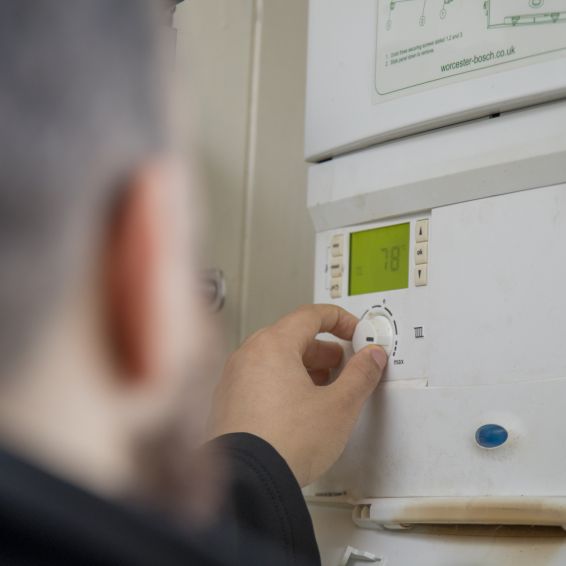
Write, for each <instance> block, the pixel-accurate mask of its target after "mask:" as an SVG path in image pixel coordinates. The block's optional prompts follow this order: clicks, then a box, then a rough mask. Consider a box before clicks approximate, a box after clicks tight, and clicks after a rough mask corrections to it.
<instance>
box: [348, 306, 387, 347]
mask: <svg viewBox="0 0 566 566" xmlns="http://www.w3.org/2000/svg"><path fill="white" fill-rule="evenodd" d="M371 344H377V345H378V346H381V347H382V348H383V349H384V350H385V352H386V353H387V355H388V356H389V355H390V354H391V350H392V349H393V325H392V324H391V321H390V320H389V319H388V318H387V317H386V316H384V315H382V314H371V313H370V314H369V315H368V316H367V317H366V318H363V319H362V320H360V322H358V325H357V326H356V330H355V331H354V337H353V338H352V346H353V348H354V352H359V351H360V350H361V349H362V348H365V347H366V346H370V345H371Z"/></svg>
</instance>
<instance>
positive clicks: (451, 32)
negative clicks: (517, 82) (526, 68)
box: [375, 0, 566, 95]
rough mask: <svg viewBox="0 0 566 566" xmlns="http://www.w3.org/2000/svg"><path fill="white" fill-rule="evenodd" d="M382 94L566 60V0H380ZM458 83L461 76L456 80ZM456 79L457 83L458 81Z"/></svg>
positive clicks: (379, 80)
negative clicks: (537, 60) (543, 59)
mask: <svg viewBox="0 0 566 566" xmlns="http://www.w3.org/2000/svg"><path fill="white" fill-rule="evenodd" d="M377 4H378V18H377V56H376V80H375V86H376V90H377V93H378V94H380V95H388V94H392V93H400V94H401V93H403V92H404V91H406V90H407V89H411V88H414V87H419V86H425V85H428V84H431V83H434V82H436V81H442V80H447V79H450V78H453V77H460V79H461V80H465V79H467V78H470V75H473V73H474V72H477V71H482V70H483V71H484V72H485V71H486V70H487V72H489V71H490V70H491V71H492V72H496V71H498V70H503V69H505V67H506V66H508V65H510V64H513V65H515V66H517V65H521V64H524V65H528V64H531V63H532V58H533V57H537V56H541V55H545V54H546V55H547V56H548V57H549V58H552V57H564V56H566V0H377ZM452 80H454V79H452ZM456 80H457V79H456Z"/></svg>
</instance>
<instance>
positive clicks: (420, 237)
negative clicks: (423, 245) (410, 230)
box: [415, 220, 428, 243]
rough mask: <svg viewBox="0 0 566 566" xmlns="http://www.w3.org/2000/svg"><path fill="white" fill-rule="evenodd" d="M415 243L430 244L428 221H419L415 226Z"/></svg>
mask: <svg viewBox="0 0 566 566" xmlns="http://www.w3.org/2000/svg"><path fill="white" fill-rule="evenodd" d="M415 241H416V242H419V243H420V242H428V220H417V223H416V225H415Z"/></svg>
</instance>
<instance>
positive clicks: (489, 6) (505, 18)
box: [484, 0, 566, 28]
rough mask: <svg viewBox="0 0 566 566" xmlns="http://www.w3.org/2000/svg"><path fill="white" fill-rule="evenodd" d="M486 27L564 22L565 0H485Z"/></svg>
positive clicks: (565, 16)
mask: <svg viewBox="0 0 566 566" xmlns="http://www.w3.org/2000/svg"><path fill="white" fill-rule="evenodd" d="M484 9H485V13H486V15H487V27H488V28H501V27H517V26H533V25H540V24H556V23H559V22H566V0H485V2H484Z"/></svg>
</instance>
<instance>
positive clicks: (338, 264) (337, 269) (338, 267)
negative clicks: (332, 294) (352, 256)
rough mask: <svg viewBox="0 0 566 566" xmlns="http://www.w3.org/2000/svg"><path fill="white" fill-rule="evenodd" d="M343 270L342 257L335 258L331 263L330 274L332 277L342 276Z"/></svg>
mask: <svg viewBox="0 0 566 566" xmlns="http://www.w3.org/2000/svg"><path fill="white" fill-rule="evenodd" d="M343 271H344V264H343V263H342V258H336V259H333V260H332V263H331V264H330V275H331V276H332V277H340V276H341V275H342V272H343Z"/></svg>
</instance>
